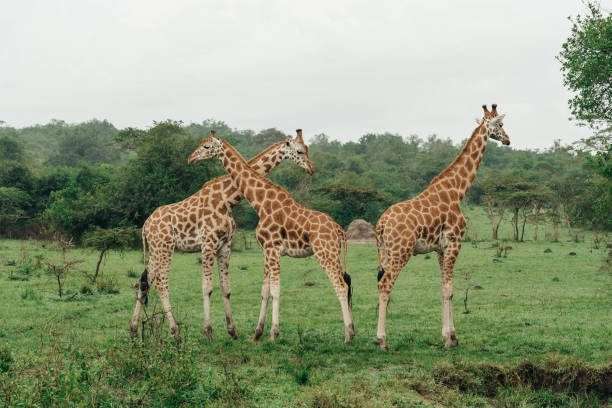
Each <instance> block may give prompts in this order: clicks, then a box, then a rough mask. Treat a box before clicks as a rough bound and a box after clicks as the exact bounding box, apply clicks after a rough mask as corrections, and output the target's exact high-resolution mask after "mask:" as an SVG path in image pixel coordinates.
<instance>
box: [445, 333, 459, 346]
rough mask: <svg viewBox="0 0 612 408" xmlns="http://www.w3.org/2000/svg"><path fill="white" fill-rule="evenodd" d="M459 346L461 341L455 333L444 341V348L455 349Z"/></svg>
mask: <svg viewBox="0 0 612 408" xmlns="http://www.w3.org/2000/svg"><path fill="white" fill-rule="evenodd" d="M458 345H459V340H457V336H456V335H455V333H452V334H451V335H450V336H448V337H446V338H445V339H444V347H446V348H453V347H457V346H458Z"/></svg>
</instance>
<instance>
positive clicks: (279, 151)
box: [226, 142, 285, 207]
mask: <svg viewBox="0 0 612 408" xmlns="http://www.w3.org/2000/svg"><path fill="white" fill-rule="evenodd" d="M284 145H285V142H278V143H275V144H273V145H271V146H269V147H268V148H267V149H265V150H264V151H262V152H260V153H259V154H257V156H255V157H253V158H252V159H251V160H249V162H248V165H249V166H250V167H251V168H252V169H253V170H255V172H257V173H258V174H260V175H262V176H267V175H268V174H269V173H270V171H271V170H272V169H274V168H275V167H276V166H278V165H279V164H280V163H281V162H282V161H283V158H284V156H283V147H284ZM226 197H227V198H226V202H227V204H228V205H229V206H230V207H233V206H235V205H236V204H238V203H239V202H240V200H241V199H242V193H241V192H240V190H239V189H238V188H236V187H235V186H234V185H233V183H232V185H231V186H230V187H229V188H228V189H227V190H226Z"/></svg>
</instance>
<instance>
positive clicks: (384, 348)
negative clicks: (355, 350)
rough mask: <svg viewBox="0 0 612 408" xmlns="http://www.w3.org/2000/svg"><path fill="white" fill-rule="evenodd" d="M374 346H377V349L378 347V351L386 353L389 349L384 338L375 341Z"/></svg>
mask: <svg viewBox="0 0 612 408" xmlns="http://www.w3.org/2000/svg"><path fill="white" fill-rule="evenodd" d="M376 344H377V345H378V347H380V349H381V350H382V351H388V350H389V348H388V347H387V341H386V340H385V339H384V338H377V339H376Z"/></svg>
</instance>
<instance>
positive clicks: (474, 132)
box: [427, 121, 484, 187]
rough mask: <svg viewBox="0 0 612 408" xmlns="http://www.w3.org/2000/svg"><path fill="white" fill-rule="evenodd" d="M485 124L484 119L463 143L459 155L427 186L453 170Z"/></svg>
mask: <svg viewBox="0 0 612 408" xmlns="http://www.w3.org/2000/svg"><path fill="white" fill-rule="evenodd" d="M483 124H484V121H482V122H481V123H480V124H479V125H478V126H477V127H476V129H474V131H473V132H472V135H471V136H470V138H469V139H468V140H467V142H465V144H464V145H463V147H462V148H461V151H460V152H459V154H458V155H457V157H455V159H454V160H453V161H452V162H451V163H450V164H449V165H448V166H446V168H445V169H444V170H442V171H441V172H440V173H439V174H438V175H437V176H436V177H434V178H433V179H432V180H431V182H430V183H429V184H428V185H427V187H430V186H433V185H434V184H435V183H437V182H438V181H440V180H442V179H443V178H444V177H446V176H447V175H448V173H449V172H450V171H451V169H452V168H453V167H454V166H455V165H456V164H457V161H458V160H459V159H460V158H461V157H463V155H465V154H467V153H466V149H467V148H468V146H470V144H471V143H472V140H474V138H475V137H477V136H478V134H479V132H478V130H479V129H480V128H481V127H482V125H483Z"/></svg>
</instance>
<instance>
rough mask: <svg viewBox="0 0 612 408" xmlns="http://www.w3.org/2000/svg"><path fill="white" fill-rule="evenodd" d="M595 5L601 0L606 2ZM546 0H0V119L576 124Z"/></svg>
mask: <svg viewBox="0 0 612 408" xmlns="http://www.w3.org/2000/svg"><path fill="white" fill-rule="evenodd" d="M602 5H603V6H604V7H606V8H609V7H610V0H607V1H603V3H602ZM583 9H584V7H583V5H582V3H581V2H580V1H577V0H556V1H534V0H530V1H525V0H514V1H510V0H508V1H506V0H504V1H502V0H497V1H496V0H485V1H476V0H470V1H451V0H446V1H443V0H436V1H433V0H430V1H425V0H423V1H407V0H393V1H391V0H389V1H384V0H383V1H381V0H379V1H343V0H342V1H340V0H333V1H332V0H326V1H319V0H316V1H314V0H310V1H300V2H298V1H273V0H265V1H202V0H180V1H179V0H174V1H168V0H165V1H159V0H156V1H152V0H146V1H145V0H138V1H127V0H113V1H110V0H100V1H94V0H87V1H86V0H65V1H46V0H43V1H30V0H20V1H12V2H5V3H3V6H2V13H1V14H0V120H4V121H6V122H7V123H8V124H9V125H11V126H19V127H21V126H26V125H31V124H35V123H45V122H47V121H49V120H50V119H52V118H56V119H64V120H66V121H68V122H78V121H84V120H88V119H91V118H99V119H108V120H110V121H111V122H113V123H114V124H115V125H116V126H118V127H126V126H149V125H151V123H152V121H154V120H162V119H166V118H172V119H176V120H183V121H184V122H192V121H195V122H199V121H202V120H203V119H206V118H214V119H218V120H223V121H225V122H227V123H228V124H229V125H230V126H232V127H237V128H251V129H255V130H259V129H263V128H268V127H278V128H279V129H282V130H284V131H286V132H293V129H295V128H297V127H301V128H304V132H305V134H306V135H314V134H317V133H326V134H328V135H329V136H330V137H332V138H335V139H339V140H343V141H346V140H351V139H352V140H355V139H357V138H358V137H359V136H361V135H362V134H364V133H366V132H372V131H373V132H382V131H390V132H398V133H401V134H404V135H409V134H414V133H416V134H419V135H422V136H425V135H428V134H431V133H436V134H438V135H440V136H441V137H450V138H451V139H453V140H454V141H460V140H462V139H464V138H466V137H467V136H469V133H470V131H471V130H472V129H473V127H474V126H473V125H474V118H476V117H477V116H479V115H480V113H481V111H480V105H482V104H483V103H492V102H497V103H498V104H499V110H500V111H502V112H504V113H507V118H506V120H505V126H506V129H507V131H508V132H509V135H510V137H511V139H512V141H513V145H514V146H516V147H520V148H523V147H530V148H538V147H546V146H550V145H551V144H552V141H553V140H554V139H561V140H562V141H563V142H566V143H569V142H572V141H574V140H577V139H579V138H580V137H583V136H585V135H587V134H588V132H587V130H585V129H581V128H578V127H576V126H575V125H574V124H573V123H571V122H569V121H568V117H569V110H568V108H567V98H568V94H567V92H566V91H565V89H564V88H563V86H562V82H561V75H560V72H559V64H558V62H557V61H556V60H555V55H556V54H557V53H558V52H559V49H560V45H561V43H562V42H563V41H564V39H565V38H566V37H567V35H568V33H569V22H568V21H567V19H566V17H567V16H569V15H573V14H576V13H577V12H579V11H582V10H583Z"/></svg>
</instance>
